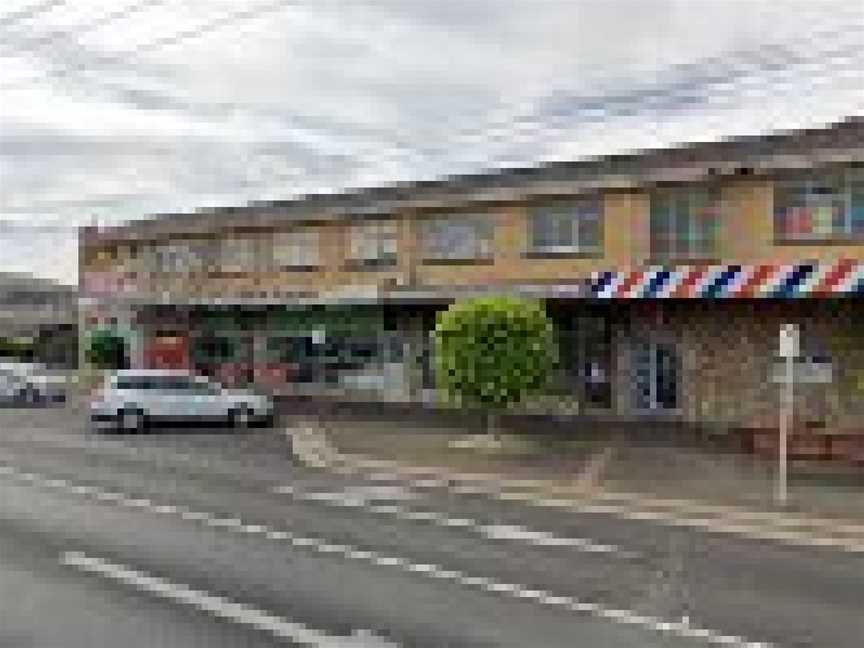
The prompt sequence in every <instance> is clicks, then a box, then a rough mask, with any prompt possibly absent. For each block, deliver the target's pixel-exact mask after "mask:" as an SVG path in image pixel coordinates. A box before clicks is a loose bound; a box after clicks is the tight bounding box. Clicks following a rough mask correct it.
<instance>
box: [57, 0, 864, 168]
mask: <svg viewBox="0 0 864 648" xmlns="http://www.w3.org/2000/svg"><path fill="white" fill-rule="evenodd" d="M285 4H286V3H285V2H284V0H282V1H280V2H276V3H268V4H265V5H261V6H258V7H254V8H248V9H244V10H241V11H236V12H230V13H227V14H224V15H220V16H217V17H216V18H215V19H213V20H211V21H209V22H207V23H205V24H203V25H199V26H197V27H194V28H190V29H187V30H182V31H179V32H176V33H174V34H169V35H167V36H164V37H162V38H159V39H156V40H154V41H150V42H148V43H143V44H140V45H138V46H136V47H134V48H133V49H132V50H129V51H127V52H124V53H123V54H120V55H117V56H106V57H102V60H103V61H111V62H117V61H121V62H122V61H123V60H124V59H125V60H126V61H127V62H128V57H130V56H134V55H136V54H140V53H144V52H153V51H158V50H159V49H162V48H164V47H168V46H171V45H176V44H179V43H182V42H185V41H187V40H191V39H193V38H196V37H200V36H203V35H206V34H207V33H210V32H211V31H215V30H216V29H219V28H221V27H223V26H225V25H226V24H229V23H231V22H234V21H236V20H242V19H251V18H256V17H259V16H260V15H263V14H264V13H270V12H272V11H276V10H278V9H281V8H282V7H283V6H284V5H285ZM861 29H862V28H861V27H860V26H857V27H856V26H853V28H851V29H847V30H845V31H847V32H852V33H854V32H856V31H860V30H861ZM828 33H830V34H832V35H835V36H836V35H837V30H836V29H831V30H824V29H823V30H822V31H821V32H820V31H819V30H817V31H816V32H813V33H812V34H811V38H814V39H815V38H819V37H820V35H826V34H828ZM826 53H831V54H833V55H837V54H838V51H835V52H825V51H823V52H817V53H816V55H819V54H826ZM839 53H843V52H842V51H840V52H839ZM762 54H768V55H769V56H762ZM760 56H761V60H759V61H758V62H757V64H756V65H749V67H748V65H746V64H748V63H750V61H752V60H753V58H754V57H760ZM813 56H814V55H813V54H811V55H810V56H809V58H811V59H812V58H813ZM740 62H743V63H745V65H744V67H743V69H742V68H741V67H740V65H739V66H738V67H737V68H736V67H735V64H736V63H740ZM801 62H806V57H805V58H802V56H801V55H800V54H799V53H797V52H796V51H795V50H793V49H792V48H789V47H788V46H784V45H778V44H768V45H764V46H761V47H759V48H756V49H755V50H742V51H739V52H737V53H735V54H733V55H732V57H729V58H719V57H712V58H709V59H703V60H702V61H698V62H696V63H688V64H683V65H679V66H673V67H672V68H670V70H671V71H672V72H671V73H673V74H674V72H676V71H678V72H680V71H685V72H687V73H688V75H689V76H690V77H691V79H690V80H689V82H685V83H681V82H679V83H673V84H663V85H665V87H661V88H659V89H657V88H653V89H652V88H651V87H650V85H649V86H648V87H647V89H646V88H645V87H643V88H642V89H638V90H636V91H632V92H629V93H626V94H624V95H620V94H619V95H618V96H614V95H613V96H608V95H607V96H603V95H602V94H600V95H595V96H588V97H585V96H582V97H573V96H571V97H569V98H568V100H569V101H570V102H572V103H574V104H575V106H574V107H572V108H570V109H568V110H567V111H566V113H565V114H559V115H557V116H556V117H557V119H558V120H560V119H561V118H563V117H566V118H568V119H570V120H576V119H577V118H579V122H578V123H579V125H585V124H590V123H597V122H598V121H600V122H602V121H604V120H608V118H609V117H620V116H627V115H630V114H638V112H639V110H638V107H639V106H642V105H646V104H648V105H649V107H650V104H651V103H652V102H653V101H657V100H659V99H663V98H665V99H666V100H667V103H668V102H670V101H672V102H674V101H678V100H682V99H686V98H688V96H690V95H688V93H692V86H693V85H694V84H695V82H696V81H698V82H700V83H701V84H702V87H703V92H704V86H705V85H708V86H714V87H717V86H723V85H727V86H729V85H730V84H732V85H734V84H735V83H737V82H740V80H741V79H742V78H745V77H746V76H747V74H748V73H749V75H750V76H751V77H752V76H753V74H754V73H755V72H758V71H762V72H765V71H769V72H770V71H776V70H777V69H782V68H783V67H784V66H787V67H788V66H789V65H790V64H792V65H793V66H794V65H795V64H798V63H801ZM717 67H722V68H725V70H724V71H723V72H722V73H718V72H717ZM86 69H87V66H86V65H79V66H73V67H69V68H63V69H60V70H52V71H50V72H49V74H50V75H52V76H60V77H62V76H66V75H68V74H70V73H73V72H86ZM668 73H669V72H667V74H668ZM694 79H695V80H696V81H694ZM91 81H92V80H91ZM97 83H98V84H99V85H101V86H102V87H103V88H105V87H106V85H107V87H108V89H109V90H110V89H112V88H111V87H110V86H111V84H106V83H104V82H102V81H101V80H100V81H99V82H97ZM113 89H114V90H116V89H117V86H116V85H114V88H113ZM732 91H733V88H727V89H726V90H725V91H724V92H723V93H716V94H715V95H714V96H722V95H723V94H727V95H728V94H731V92H732ZM633 106H635V107H637V108H636V109H635V110H634V109H633V108H631V107H633ZM532 117H533V115H531V114H530V113H528V114H525V113H523V114H522V115H519V114H518V113H517V115H515V116H514V117H510V118H508V119H507V120H506V121H503V122H501V121H500V120H499V122H498V123H497V124H496V123H495V122H491V123H487V124H486V125H485V126H484V127H481V128H476V127H472V128H468V129H462V130H460V131H458V132H457V133H456V134H455V135H453V136H451V137H449V138H447V140H446V141H445V142H444V143H443V146H437V147H434V146H433V147H432V148H431V149H429V148H428V147H427V148H426V151H427V152H426V154H425V155H423V154H422V153H421V152H420V147H415V146H412V145H410V144H404V143H396V142H394V143H395V144H396V146H394V149H393V150H395V151H401V150H406V151H408V153H409V154H411V153H413V154H414V155H415V156H416V155H418V154H420V155H421V157H429V153H430V152H431V153H432V154H433V155H434V154H435V153H439V152H442V151H444V150H445V149H448V148H450V147H451V146H452V144H453V143H454V142H458V141H459V140H460V139H463V138H465V137H466V136H467V137H471V136H474V135H475V134H478V135H479V141H481V142H482V141H494V140H502V139H506V137H507V134H508V133H507V130H508V129H513V128H518V127H520V125H523V124H524V123H525V122H526V121H528V122H529V124H530V121H531V119H532ZM535 128H537V126H535ZM539 128H542V129H545V130H547V131H549V130H550V126H549V125H544V126H542V127H539ZM553 128H554V127H553ZM557 128H558V129H559V130H560V129H562V128H566V126H563V125H559V126H558V127H557ZM523 130H524V129H523ZM496 131H497V132H496ZM378 134H379V135H380V134H381V133H378ZM391 135H392V133H391ZM390 141H391V142H393V140H392V139H391V140H390ZM378 146H380V144H379V145H378ZM393 150H391V151H388V152H387V155H392V154H393ZM372 161H374V159H373V160H372Z"/></svg>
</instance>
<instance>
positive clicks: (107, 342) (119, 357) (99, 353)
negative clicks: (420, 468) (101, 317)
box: [86, 329, 128, 369]
mask: <svg viewBox="0 0 864 648" xmlns="http://www.w3.org/2000/svg"><path fill="white" fill-rule="evenodd" d="M86 357H87V362H89V363H90V364H92V365H93V366H94V367H96V368H98V369H124V368H126V366H127V365H128V354H127V351H126V340H124V339H123V336H121V335H119V334H118V333H115V332H114V331H110V330H106V329H101V330H97V331H94V332H93V333H91V334H90V338H89V340H88V344H87V350H86Z"/></svg>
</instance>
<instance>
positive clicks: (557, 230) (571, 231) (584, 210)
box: [529, 199, 602, 254]
mask: <svg viewBox="0 0 864 648" xmlns="http://www.w3.org/2000/svg"><path fill="white" fill-rule="evenodd" d="M530 223H531V224H530V239H531V240H530V246H529V252H530V253H538V254H584V253H596V252H599V251H600V249H601V248H602V203H601V202H600V201H599V200H596V199H587V200H578V201H567V202H556V203H550V204H548V205H542V206H538V207H535V208H533V209H532V210H531V220H530Z"/></svg>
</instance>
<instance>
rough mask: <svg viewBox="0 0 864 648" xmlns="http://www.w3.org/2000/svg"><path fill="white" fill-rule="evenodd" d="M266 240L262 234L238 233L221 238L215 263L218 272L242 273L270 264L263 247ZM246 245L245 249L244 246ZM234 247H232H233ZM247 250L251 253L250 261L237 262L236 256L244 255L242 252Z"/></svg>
mask: <svg viewBox="0 0 864 648" xmlns="http://www.w3.org/2000/svg"><path fill="white" fill-rule="evenodd" d="M264 243H265V241H264V240H263V239H262V237H260V236H254V235H251V234H238V235H237V236H226V237H224V238H222V239H220V240H219V243H218V252H217V260H216V263H215V264H214V265H215V267H216V270H217V272H221V273H231V274H242V273H246V272H254V271H256V270H260V269H261V268H262V267H265V266H266V265H268V264H267V263H266V262H265V261H264V259H263V258H262V257H263V252H264V250H263V247H264ZM235 246H236V247H235ZM244 246H245V247H246V249H245V250H243V247H244ZM232 247H233V248H234V249H231V248H232ZM242 251H247V252H250V253H251V257H252V258H251V260H250V261H249V262H240V263H238V262H236V260H235V258H234V257H236V256H242V254H241V252H242Z"/></svg>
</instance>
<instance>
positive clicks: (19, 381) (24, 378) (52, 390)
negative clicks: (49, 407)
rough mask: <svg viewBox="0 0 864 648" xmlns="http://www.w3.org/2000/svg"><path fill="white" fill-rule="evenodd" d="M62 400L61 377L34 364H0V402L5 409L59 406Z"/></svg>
mask: <svg viewBox="0 0 864 648" xmlns="http://www.w3.org/2000/svg"><path fill="white" fill-rule="evenodd" d="M65 400H66V378H65V377H64V376H62V375H60V374H56V373H52V372H50V371H49V370H48V369H47V368H45V367H43V366H42V365H39V364H35V363H28V362H2V363H0V402H2V403H4V404H7V405H19V404H20V405H40V404H52V403H62V402H64V401H65Z"/></svg>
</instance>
